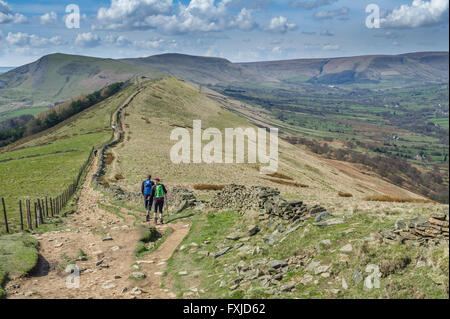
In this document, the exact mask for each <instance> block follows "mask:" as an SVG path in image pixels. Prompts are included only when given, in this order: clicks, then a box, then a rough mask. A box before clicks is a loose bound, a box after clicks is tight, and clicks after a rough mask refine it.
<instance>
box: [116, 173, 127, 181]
mask: <svg viewBox="0 0 450 319" xmlns="http://www.w3.org/2000/svg"><path fill="white" fill-rule="evenodd" d="M114 178H115V179H116V180H117V181H119V180H121V179H125V177H123V175H122V174H116V175H114Z"/></svg>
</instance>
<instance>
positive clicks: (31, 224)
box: [25, 199, 33, 230]
mask: <svg viewBox="0 0 450 319" xmlns="http://www.w3.org/2000/svg"><path fill="white" fill-rule="evenodd" d="M25 205H26V206H27V223H28V229H29V230H33V221H32V219H31V204H30V200H29V199H27V201H26V203H25Z"/></svg>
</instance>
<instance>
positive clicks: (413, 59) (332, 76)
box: [121, 52, 449, 84]
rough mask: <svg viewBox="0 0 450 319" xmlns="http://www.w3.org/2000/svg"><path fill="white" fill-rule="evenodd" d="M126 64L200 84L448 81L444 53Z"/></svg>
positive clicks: (169, 57) (178, 58) (158, 59)
mask: <svg viewBox="0 0 450 319" xmlns="http://www.w3.org/2000/svg"><path fill="white" fill-rule="evenodd" d="M121 61H123V62H125V63H130V64H133V65H136V66H145V67H148V68H151V69H155V70H160V71H164V72H167V73H170V74H172V75H174V76H177V77H180V78H183V79H185V80H189V81H192V82H196V83H200V84H217V83H233V82H284V81H287V82H292V83H302V82H309V83H320V84H349V83H367V82H369V83H378V82H383V81H393V80H395V81H399V82H404V83H411V81H412V82H423V83H444V82H448V64H449V53H448V52H418V53H408V54H400V55H367V56H355V57H342V58H317V59H296V60H281V61H268V62H250V63H232V62H230V61H228V60H226V59H221V58H210V57H198V56H189V55H182V54H162V55H155V56H150V57H147V58H137V59H122V60H121Z"/></svg>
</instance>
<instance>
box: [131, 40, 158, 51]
mask: <svg viewBox="0 0 450 319" xmlns="http://www.w3.org/2000/svg"><path fill="white" fill-rule="evenodd" d="M163 43H164V40H163V39H153V40H141V41H134V42H133V45H134V46H135V47H137V48H142V49H157V48H159V47H161V45H162V44H163Z"/></svg>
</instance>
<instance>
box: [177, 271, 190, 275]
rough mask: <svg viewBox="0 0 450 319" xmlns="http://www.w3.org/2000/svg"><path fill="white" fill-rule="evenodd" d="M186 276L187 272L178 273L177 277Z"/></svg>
mask: <svg viewBox="0 0 450 319" xmlns="http://www.w3.org/2000/svg"><path fill="white" fill-rule="evenodd" d="M187 274H188V272H187V271H180V272H179V273H178V275H180V276H187Z"/></svg>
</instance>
